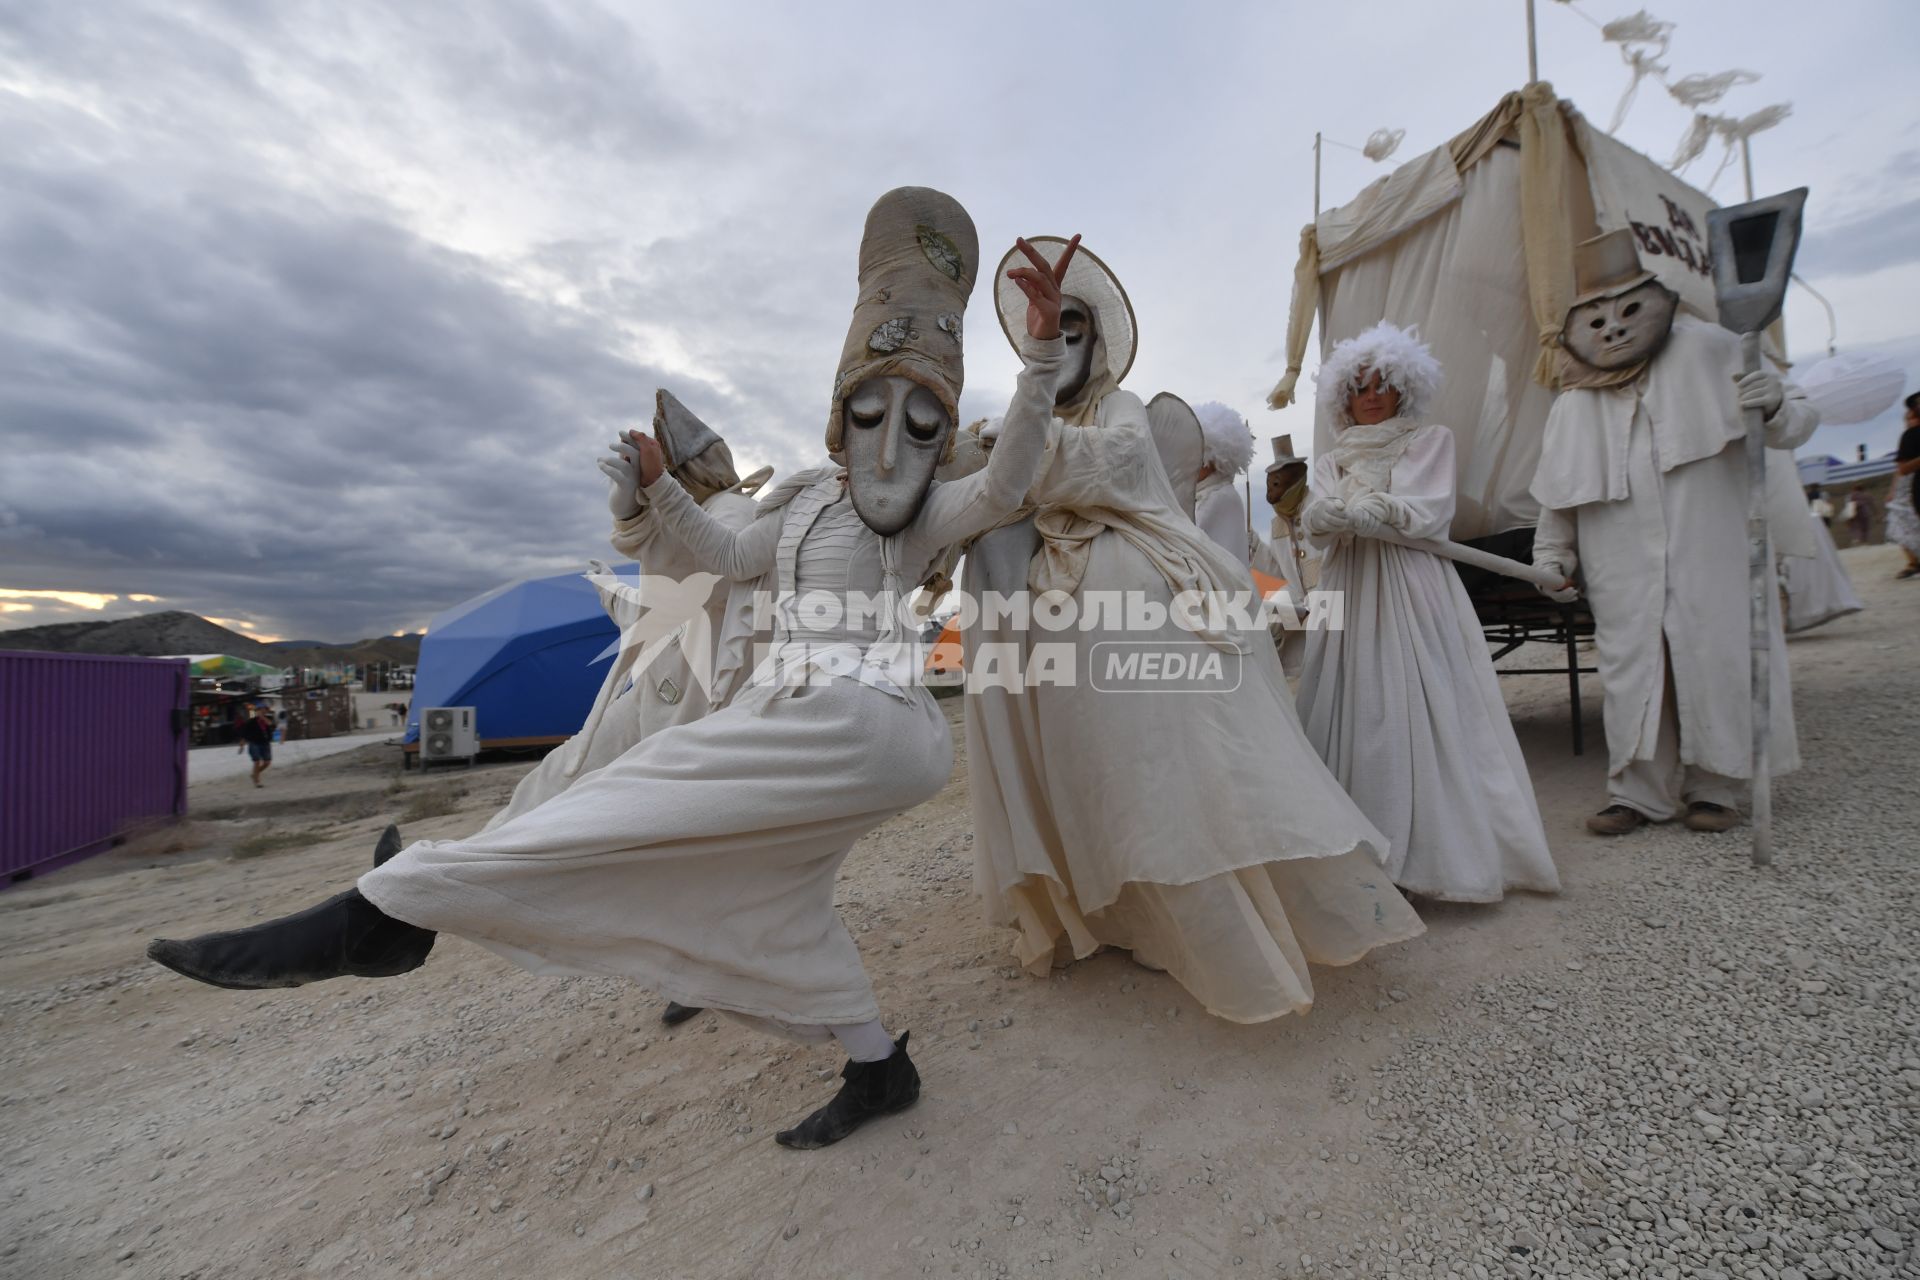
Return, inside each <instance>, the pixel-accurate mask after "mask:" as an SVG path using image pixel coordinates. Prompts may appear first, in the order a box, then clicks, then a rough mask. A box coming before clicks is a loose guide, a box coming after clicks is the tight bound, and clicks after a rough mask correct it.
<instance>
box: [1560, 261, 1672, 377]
mask: <svg viewBox="0 0 1920 1280" xmlns="http://www.w3.org/2000/svg"><path fill="white" fill-rule="evenodd" d="M1679 305H1680V295H1679V294H1677V293H1675V292H1674V291H1673V290H1671V289H1669V288H1667V287H1666V286H1665V285H1663V284H1661V283H1660V282H1659V281H1658V280H1647V281H1645V282H1643V283H1642V284H1639V285H1637V286H1635V287H1634V288H1631V289H1628V290H1627V291H1626V292H1625V293H1621V294H1616V295H1614V296H1613V297H1611V298H1595V299H1594V300H1592V301H1591V302H1583V303H1581V304H1579V305H1578V306H1576V307H1574V308H1573V309H1572V310H1570V311H1568V312H1567V323H1566V327H1565V328H1563V329H1562V330H1561V331H1560V343H1561V345H1562V346H1564V347H1565V348H1566V349H1567V350H1568V352H1570V353H1571V354H1572V356H1573V358H1574V359H1575V360H1578V361H1579V362H1580V363H1581V364H1584V365H1586V366H1588V367H1589V368H1593V369H1599V370H1602V371H1605V372H1612V371H1614V370H1616V369H1626V368H1628V367H1630V366H1632V365H1636V364H1642V363H1644V362H1646V361H1648V360H1651V359H1653V357H1654V356H1656V355H1658V354H1660V348H1662V347H1664V346H1666V345H1667V335H1668V334H1670V333H1672V332H1673V316H1674V312H1675V310H1676V309H1677V308H1678V307H1679Z"/></svg>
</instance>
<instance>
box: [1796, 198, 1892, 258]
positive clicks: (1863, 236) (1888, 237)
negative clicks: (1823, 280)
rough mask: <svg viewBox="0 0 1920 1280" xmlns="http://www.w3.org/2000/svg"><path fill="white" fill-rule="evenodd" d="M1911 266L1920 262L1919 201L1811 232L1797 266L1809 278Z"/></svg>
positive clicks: (1801, 250) (1801, 251)
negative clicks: (1815, 274) (1911, 263)
mask: <svg viewBox="0 0 1920 1280" xmlns="http://www.w3.org/2000/svg"><path fill="white" fill-rule="evenodd" d="M1909 262H1920V200H1906V201H1903V202H1901V203H1899V204H1896V205H1893V206H1891V207H1889V208H1885V209H1879V210H1876V211H1875V212H1873V213H1869V214H1866V215H1864V216H1862V217H1858V218H1855V219H1853V220H1851V221H1849V222H1843V223H1841V224H1840V225H1839V226H1836V227H1828V228H1822V229H1820V230H1817V231H1812V232H1809V233H1808V234H1807V236H1806V238H1805V240H1804V241H1803V242H1802V243H1801V246H1800V256H1799V260H1798V263H1797V264H1796V265H1797V266H1798V267H1799V269H1800V270H1801V271H1803V272H1807V273H1809V274H1814V273H1819V274H1825V275H1835V276H1852V275H1865V274H1867V273H1869V272H1873V271H1879V270H1882V269H1883V268H1886V267H1897V266H1901V265H1903V264H1905V263H1909Z"/></svg>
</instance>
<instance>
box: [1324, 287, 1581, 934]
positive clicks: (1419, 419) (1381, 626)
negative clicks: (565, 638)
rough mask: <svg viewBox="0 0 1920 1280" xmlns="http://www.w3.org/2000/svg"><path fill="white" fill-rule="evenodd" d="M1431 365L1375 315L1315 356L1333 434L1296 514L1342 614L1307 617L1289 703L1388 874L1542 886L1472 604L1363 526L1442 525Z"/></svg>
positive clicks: (1435, 533) (1431, 534)
mask: <svg viewBox="0 0 1920 1280" xmlns="http://www.w3.org/2000/svg"><path fill="white" fill-rule="evenodd" d="M1440 378H1441V373H1440V365H1439V363H1438V362H1437V361H1436V360H1435V359H1434V358H1433V353H1432V352H1431V351H1429V350H1428V349H1427V346H1426V344H1425V343H1423V342H1421V341H1420V340H1419V339H1418V338H1417V337H1415V336H1414V335H1413V334H1412V333H1409V332H1407V331H1405V330H1403V329H1399V328H1396V327H1395V326H1393V325H1391V324H1389V323H1387V322H1386V321H1381V322H1380V323H1379V324H1377V325H1375V326H1374V327H1373V328H1371V329H1368V330H1367V331H1365V332H1364V333H1361V334H1359V335H1358V336H1356V337H1352V338H1348V339H1346V340H1345V341H1343V342H1340V343H1338V344H1336V345H1335V346H1334V348H1333V351H1332V352H1331V353H1330V354H1329V355H1328V356H1327V358H1326V360H1325V361H1324V362H1322V364H1321V366H1320V373H1319V400H1320V407H1321V409H1322V410H1323V411H1324V412H1325V413H1326V414H1327V415H1328V417H1329V418H1330V419H1331V420H1332V422H1333V424H1334V427H1335V431H1336V434H1335V436H1334V442H1333V446H1332V448H1330V449H1328V450H1326V451H1324V452H1323V453H1321V454H1320V455H1319V456H1318V457H1316V458H1315V459H1314V462H1313V490H1314V497H1313V499H1312V500H1311V501H1310V502H1308V504H1307V506H1306V508H1305V510H1304V511H1303V512H1302V523H1303V524H1304V525H1305V527H1306V530H1307V533H1308V536H1309V537H1310V538H1311V539H1312V540H1313V543H1314V545H1315V546H1316V547H1319V548H1320V549H1321V551H1322V553H1323V556H1324V558H1323V560H1322V562H1321V568H1320V589H1321V590H1322V591H1338V592H1340V593H1342V595H1343V596H1344V597H1345V602H1346V626H1345V628H1344V629H1343V630H1339V631H1334V630H1331V629H1326V628H1321V629H1317V630H1314V631H1310V632H1308V633H1307V651H1306V662H1305V664H1304V667H1303V669H1302V671H1301V675H1300V702H1299V705H1300V720H1301V723H1303V724H1304V725H1305V726H1306V730H1307V737H1308V739H1309V740H1310V741H1312V743H1313V745H1314V748H1315V750H1317V751H1319V753H1320V756H1321V758H1322V759H1324V760H1325V761H1326V762H1327V767H1328V768H1329V769H1331V770H1333V776H1334V777H1336V778H1338V779H1339V780H1340V783H1341V785H1342V786H1344V787H1346V789H1347V791H1348V793H1349V794H1350V795H1352V796H1353V798H1354V800H1355V802H1357V803H1358V804H1359V806H1360V808H1361V811H1362V812H1364V813H1365V814H1366V815H1367V817H1368V818H1370V819H1372V821H1373V824H1374V825H1375V826H1377V827H1379V828H1380V830H1381V831H1382V832H1383V833H1384V834H1385V835H1386V837H1387V840H1388V841H1389V842H1390V843H1391V845H1392V849H1391V851H1390V852H1389V854H1388V856H1387V870H1388V872H1389V873H1391V874H1392V876H1393V882H1394V883H1395V884H1396V885H1398V886H1400V888H1401V889H1403V890H1405V891H1407V892H1409V893H1416V894H1419V895H1421V896H1422V897H1428V898H1439V899H1443V900H1446V901H1451V902H1497V901H1499V900H1500V898H1501V897H1502V896H1503V895H1504V894H1505V893H1506V891H1507V890H1508V889H1529V890H1533V891H1535V892H1538V893H1553V892H1557V891H1558V890H1559V888H1560V877H1559V875H1558V874H1557V873H1556V872H1555V871H1554V868H1553V858H1552V856H1551V855H1550V854H1549V853H1548V851H1547V833H1546V829H1545V828H1544V827H1543V826H1542V825H1541V822H1540V809H1539V806H1538V805H1537V804H1536V803H1535V801H1534V796H1533V783H1532V781H1531V780H1530V779H1529V778H1528V777H1527V765H1526V761H1525V760H1524V759H1523V758H1522V757H1521V755H1520V743H1519V741H1518V740H1517V739H1516V738H1515V737H1514V734H1513V724H1512V722H1511V721H1510V720H1509V719H1508V718H1507V704H1506V701H1505V700H1504V699H1503V698H1502V697H1501V694H1500V681H1499V677H1497V676H1496V675H1495V674H1494V671H1493V662H1492V660H1491V659H1490V658H1489V657H1488V654H1487V642H1486V639H1485V637H1484V636H1483V634H1482V632H1481V628H1480V621H1479V619H1478V618H1477V617H1476V616H1475V614H1474V611H1473V603H1472V602H1471V601H1470V600H1468V598H1467V592H1466V589H1465V588H1464V587H1462V586H1461V585H1460V578H1459V575H1457V574H1456V573H1455V572H1454V569H1453V566H1452V565H1451V564H1449V563H1448V562H1447V561H1445V560H1443V559H1441V558H1440V557H1439V556H1436V555H1433V554H1432V553H1430V552H1426V551H1416V550H1414V549H1413V548H1411V547H1402V546H1397V545H1395V544H1393V543H1391V542H1384V541H1380V540H1379V539H1378V538H1377V537H1376V536H1375V535H1376V534H1377V533H1378V532H1379V531H1380V530H1381V529H1383V528H1384V529H1387V530H1391V531H1393V532H1395V533H1399V534H1402V535H1405V536H1407V537H1412V538H1445V537H1447V536H1448V532H1449V530H1450V529H1451V527H1452V524H1453V502H1454V456H1453V433H1452V432H1451V431H1449V430H1447V428H1446V427H1444V426H1442V425H1440V424H1439V423H1437V422H1429V421H1428V420H1427V417H1426V414H1427V407H1428V405H1429V404H1430V403H1431V402H1432V399H1433V396H1434V393H1435V392H1437V391H1438V390H1439V388H1440Z"/></svg>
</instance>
